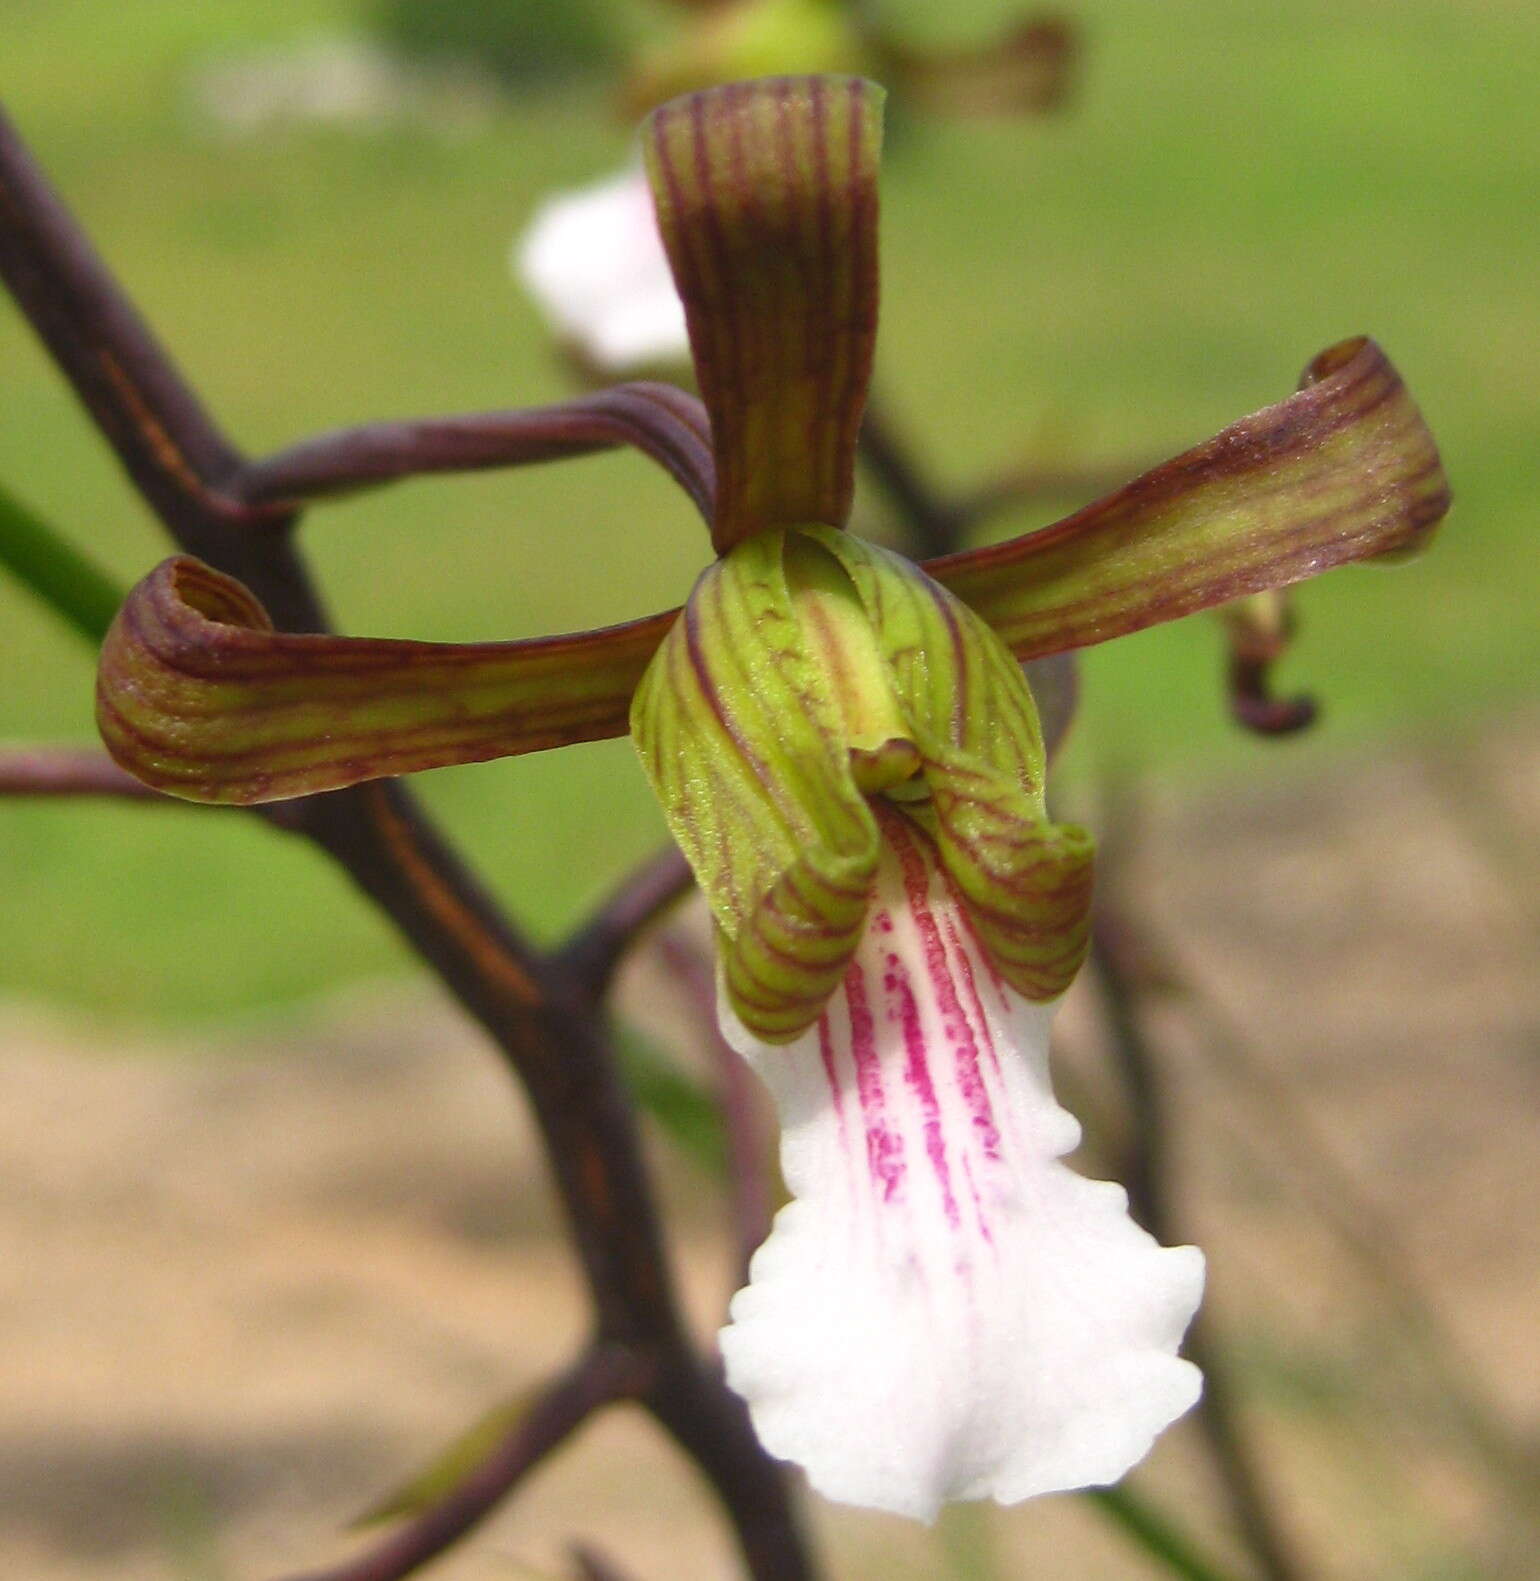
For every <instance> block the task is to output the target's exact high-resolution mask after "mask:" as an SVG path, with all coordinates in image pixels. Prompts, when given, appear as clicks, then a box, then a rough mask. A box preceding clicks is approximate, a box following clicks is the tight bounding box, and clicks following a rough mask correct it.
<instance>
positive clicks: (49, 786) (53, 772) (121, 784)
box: [0, 747, 190, 807]
mask: <svg viewBox="0 0 1540 1581" xmlns="http://www.w3.org/2000/svg"><path fill="white" fill-rule="evenodd" d="M0 796H112V797H118V798H122V799H127V800H129V801H148V802H156V803H158V804H159V805H160V806H162V807H186V806H189V805H190V803H188V802H183V801H178V800H177V799H176V797H174V796H163V795H162V794H161V793H160V792H159V791H157V790H151V789H150V787H149V786H148V785H144V784H141V783H140V781H138V780H136V779H135V778H134V777H133V775H132V774H127V773H125V772H124V771H123V770H122V769H120V768H119V767H118V766H117V764H116V763H114V762H113V761H112V759H111V758H110V757H108V756H107V754H106V753H105V752H103V751H101V750H100V749H99V748H95V747H0Z"/></svg>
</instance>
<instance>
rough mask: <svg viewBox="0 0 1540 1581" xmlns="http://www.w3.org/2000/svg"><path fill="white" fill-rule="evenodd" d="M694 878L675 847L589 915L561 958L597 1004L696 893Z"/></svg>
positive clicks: (668, 848) (639, 870) (636, 872)
mask: <svg viewBox="0 0 1540 1581" xmlns="http://www.w3.org/2000/svg"><path fill="white" fill-rule="evenodd" d="M694 885H695V875H694V874H693V873H692V872H691V871H690V864H689V863H688V862H686V861H685V859H684V856H683V854H682V853H681V851H680V850H679V847H678V846H676V845H674V844H673V843H672V842H670V843H669V844H668V845H667V846H665V847H664V848H663V849H662V850H659V851H656V852H654V853H653V855H651V856H650V857H648V858H647V859H646V860H645V861H643V862H641V863H640V864H639V865H638V866H636V867H634V868H633V869H632V870H631V871H630V872H629V873H628V874H627V875H626V876H625V877H624V878H623V879H622V880H621V881H620V883H618V884H617V885H616V886H615V888H614V889H613V890H612V891H611V892H610V893H609V895H608V896H606V897H605V899H604V900H602V901H601V902H600V903H599V905H598V906H597V907H595V909H594V910H593V911H592V912H590V913H589V915H588V917H587V918H586V919H585V921H584V922H583V923H582V924H581V925H580V926H579V927H578V928H577V930H576V931H575V932H574V933H573V934H572V936H571V937H570V938H569V939H568V940H567V942H566V943H565V944H564V945H563V946H562V947H561V949H560V950H558V951H557V955H556V958H557V960H558V961H559V962H560V964H561V965H562V967H563V968H564V969H565V970H566V971H567V972H568V974H569V975H570V976H571V977H572V978H573V979H574V980H575V981H576V982H577V983H578V984H579V985H580V986H581V987H582V989H583V990H584V992H586V993H588V994H590V995H591V996H592V997H593V998H595V999H599V998H602V997H603V995H604V994H605V992H606V991H607V990H608V988H609V986H610V983H611V981H612V980H613V978H614V976H615V972H616V970H617V969H618V968H619V966H620V963H621V961H622V960H623V959H624V958H625V956H626V953H627V952H628V951H629V950H630V949H631V948H632V947H633V946H634V945H635V944H636V943H637V941H638V940H639V939H640V938H641V936H642V934H643V933H644V932H645V931H646V930H647V928H648V927H650V926H651V925H652V924H653V923H654V922H656V921H657V920H658V919H659V918H660V917H662V916H663V915H664V914H665V913H666V912H667V911H668V910H669V909H670V908H671V907H672V906H674V905H676V904H677V903H678V902H679V901H681V900H683V899H684V897H685V896H686V895H687V894H689V892H690V890H691V889H692V888H694Z"/></svg>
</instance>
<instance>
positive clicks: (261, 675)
mask: <svg viewBox="0 0 1540 1581" xmlns="http://www.w3.org/2000/svg"><path fill="white" fill-rule="evenodd" d="M673 621H674V614H673V612H672V611H670V612H668V613H665V614H662V615H654V616H652V617H651V618H650V619H647V620H639V621H632V622H630V623H629V624H628V625H625V626H611V627H608V628H606V629H605V630H603V631H590V632H580V633H576V634H574V635H572V636H565V637H543V638H536V639H533V640H528V641H523V642H485V643H441V642H408V641H402V640H397V639H392V638H371V637H334V636H329V635H317V634H314V633H296V632H284V631H274V630H273V624H272V621H271V620H270V619H269V617H268V614H267V611H266V610H265V609H263V607H262V605H261V604H260V603H259V602H258V600H257V599H256V597H255V596H254V595H253V594H252V592H251V591H250V589H249V588H247V587H245V586H243V585H242V584H241V583H240V582H238V581H236V580H235V578H234V577H229V576H226V575H224V573H223V572H220V571H216V570H214V569H213V567H211V566H207V565H205V564H203V562H202V561H200V560H194V559H192V558H191V557H190V556H187V555H181V556H177V557H176V558H174V559H171V560H167V561H164V562H163V563H162V564H161V565H159V566H157V567H156V569H155V570H154V571H152V572H151V573H150V574H149V575H148V576H147V577H145V578H144V580H143V581H142V582H140V583H138V585H137V586H135V587H134V588H133V590H132V591H131V592H130V593H129V595H128V598H127V600H126V601H125V602H124V605H123V608H122V609H121V610H120V611H119V612H118V616H117V619H116V620H115V621H114V622H113V624H112V628H111V630H110V631H109V632H108V634H107V639H106V641H105V643H104V644H103V646H102V655H101V664H100V667H99V670H98V673H97V692H96V696H97V725H98V727H99V729H100V730H101V734H102V740H103V741H104V743H105V744H106V746H107V750H108V751H109V752H110V753H111V754H112V756H113V757H114V758H115V759H116V760H117V762H118V763H119V765H120V766H121V767H123V768H125V769H127V770H128V772H129V773H130V774H132V775H133V776H134V777H135V778H136V779H138V780H142V781H143V782H144V783H145V784H146V785H150V786H152V787H154V789H156V790H160V791H164V792H166V793H167V794H168V795H171V796H181V797H185V798H186V799H187V800H189V801H201V802H221V803H234V804H237V805H243V806H244V805H250V804H253V803H257V802H268V801H281V800H283V799H285V798H286V797H291V796H303V795H308V794H310V793H311V792H314V791H327V790H337V789H339V788H341V787H342V786H345V785H357V784H360V783H362V782H363V781H365V780H374V779H383V778H385V777H387V776H390V775H395V774H410V773H414V772H416V771H417V770H419V769H429V768H440V767H443V766H445V765H448V764H454V763H479V762H483V761H485V760H486V759H488V758H497V757H510V756H514V755H516V754H518V753H522V752H538V751H541V750H543V749H545V748H547V747H559V746H567V745H570V744H571V743H573V742H577V741H601V740H604V739H606V738H607V737H610V736H618V735H620V734H622V733H623V732H624V730H625V728H626V711H627V709H628V707H629V705H630V700H631V694H632V692H633V690H634V689H635V686H636V683H637V681H638V680H639V679H640V678H641V675H642V672H643V671H644V670H645V668H646V666H647V663H648V661H649V659H651V657H652V654H653V652H654V651H655V649H656V648H657V646H658V643H659V642H660V641H661V640H662V638H663V634H664V633H665V632H666V631H667V630H668V629H669V627H670V626H671V625H672V624H673Z"/></svg>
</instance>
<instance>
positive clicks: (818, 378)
mask: <svg viewBox="0 0 1540 1581" xmlns="http://www.w3.org/2000/svg"><path fill="white" fill-rule="evenodd" d="M882 98H883V93H882V90H881V89H880V88H879V87H877V86H876V85H875V84H873V83H870V82H865V81H862V80H861V79H859V78H850V77H767V78H763V79H761V80H759V81H755V82H746V83H732V84H729V85H728V86H726V87H723V88H713V89H710V90H708V91H706V92H704V93H698V94H691V95H688V96H687V97H685V98H682V99H676V100H673V101H671V102H670V103H668V104H666V105H664V106H662V107H661V108H660V109H658V110H656V111H655V112H654V113H653V115H652V116H651V118H650V119H649V120H648V122H647V124H646V127H645V129H644V134H643V142H644V147H645V149H646V153H647V163H648V173H649V177H650V179H651V181H652V188H653V196H654V199H655V201H656V203H657V210H658V225H659V229H660V231H661V232H662V236H663V242H664V246H665V247H666V248H667V250H668V255H669V261H670V263H671V264H672V266H673V270H674V279H675V283H676V284H677V286H678V288H679V294H680V296H681V298H682V299H683V301H684V306H685V316H686V320H687V323H688V325H689V331H690V342H691V347H692V349H693V352H694V356H695V367H696V375H697V378H698V380H699V383H700V389H701V395H702V397H703V399H704V401H705V404H706V409H707V411H708V412H709V413H710V417H711V430H712V440H713V447H714V450H715V455H716V472H717V492H716V514H715V517H714V520H713V524H712V541H713V543H714V544H715V546H716V548H717V551H718V553H725V552H726V551H727V550H728V549H730V548H731V547H732V546H733V545H734V544H735V543H739V542H741V541H742V540H743V539H745V538H750V537H753V536H754V535H755V534H756V533H760V532H764V531H766V530H768V529H770V528H775V527H785V526H795V525H799V524H801V523H805V522H822V523H825V524H827V525H829V526H835V527H838V526H843V525H844V523H845V519H846V517H847V516H848V515H849V512H850V500H851V493H852V490H853V487H854V469H855V448H856V435H857V432H858V430H859V427H860V422H861V414H862V411H863V409H864V407H865V404H866V389H867V384H868V382H869V379H870V375H871V361H872V349H873V345H874V342H875V338H876V328H877V162H878V154H879V150H880V146H881V131H882V115H881V110H882Z"/></svg>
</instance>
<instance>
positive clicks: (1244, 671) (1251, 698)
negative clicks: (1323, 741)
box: [1230, 655, 1320, 736]
mask: <svg viewBox="0 0 1540 1581" xmlns="http://www.w3.org/2000/svg"><path fill="white" fill-rule="evenodd" d="M1270 670H1271V666H1270V665H1269V664H1268V663H1267V661H1266V660H1263V661H1261V662H1260V663H1259V662H1257V661H1255V660H1250V659H1242V658H1237V657H1235V656H1234V655H1232V656H1231V659H1230V715H1231V717H1232V718H1233V719H1234V720H1235V722H1236V723H1237V724H1238V725H1241V726H1243V727H1244V728H1245V729H1247V730H1250V731H1253V732H1254V733H1255V734H1256V735H1259V736H1290V735H1293V734H1294V733H1295V732H1296V731H1299V730H1308V729H1309V728H1310V726H1311V725H1313V724H1314V723H1315V721H1316V719H1317V718H1318V717H1319V714H1320V708H1319V706H1318V705H1317V703H1316V700H1315V698H1313V697H1311V696H1310V695H1309V694H1308V693H1301V694H1300V695H1299V696H1297V697H1274V696H1272V694H1271V691H1270V689H1269V685H1268V678H1269V672H1270Z"/></svg>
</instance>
